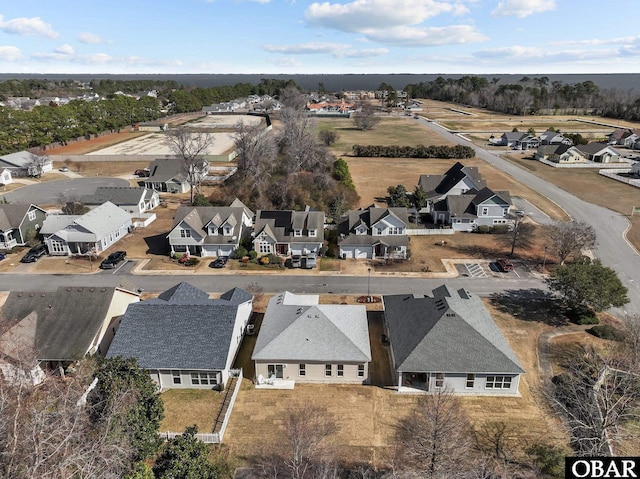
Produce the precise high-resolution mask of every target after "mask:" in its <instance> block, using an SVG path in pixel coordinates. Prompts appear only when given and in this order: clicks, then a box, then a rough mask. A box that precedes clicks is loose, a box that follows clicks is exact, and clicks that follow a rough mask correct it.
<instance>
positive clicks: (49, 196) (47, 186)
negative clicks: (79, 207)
mask: <svg viewBox="0 0 640 479" xmlns="http://www.w3.org/2000/svg"><path fill="white" fill-rule="evenodd" d="M99 186H129V182H128V181H127V180H120V179H118V178H103V177H98V178H74V179H69V180H58V181H46V182H44V183H38V184H35V185H27V186H23V187H22V188H19V189H17V190H13V191H10V192H9V193H6V194H4V195H3V198H6V199H7V201H9V202H10V203H34V204H40V205H53V204H58V203H59V202H60V201H59V198H60V197H61V196H62V195H64V197H66V198H71V199H73V198H78V199H79V198H80V197H81V196H83V195H92V194H93V193H95V191H96V189H97V188H98V187H99Z"/></svg>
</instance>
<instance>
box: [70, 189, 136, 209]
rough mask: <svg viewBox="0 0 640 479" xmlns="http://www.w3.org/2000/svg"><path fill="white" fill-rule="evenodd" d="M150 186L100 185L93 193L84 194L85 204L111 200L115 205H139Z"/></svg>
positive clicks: (98, 203) (82, 200) (82, 199)
mask: <svg viewBox="0 0 640 479" xmlns="http://www.w3.org/2000/svg"><path fill="white" fill-rule="evenodd" d="M147 191H148V188H141V187H138V186H129V187H127V186H100V187H98V188H97V189H96V191H95V193H94V194H92V195H86V196H83V197H82V198H81V199H80V201H81V202H82V203H84V204H85V205H101V204H103V203H106V202H107V201H110V202H111V203H113V204H114V205H118V206H120V205H137V204H139V203H140V202H141V201H142V200H144V199H145V197H146V195H147Z"/></svg>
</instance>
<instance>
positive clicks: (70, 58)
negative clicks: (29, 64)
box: [33, 49, 114, 65]
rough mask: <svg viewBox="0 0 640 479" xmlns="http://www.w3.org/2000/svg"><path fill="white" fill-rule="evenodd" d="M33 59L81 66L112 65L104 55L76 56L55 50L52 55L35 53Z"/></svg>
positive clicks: (109, 57)
mask: <svg viewBox="0 0 640 479" xmlns="http://www.w3.org/2000/svg"><path fill="white" fill-rule="evenodd" d="M33 58H34V59H36V60H38V61H64V62H69V63H79V64H82V65H96V64H98V65H100V64H105V63H112V62H113V60H114V58H113V57H112V56H111V55H107V54H106V53H96V54H93V55H76V54H73V53H61V52H60V51H58V49H56V51H54V52H53V53H35V54H34V55H33Z"/></svg>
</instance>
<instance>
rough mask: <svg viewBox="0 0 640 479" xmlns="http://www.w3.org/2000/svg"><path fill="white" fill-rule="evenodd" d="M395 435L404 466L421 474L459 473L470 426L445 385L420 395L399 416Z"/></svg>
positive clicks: (449, 475) (428, 475)
mask: <svg viewBox="0 0 640 479" xmlns="http://www.w3.org/2000/svg"><path fill="white" fill-rule="evenodd" d="M396 439H397V443H398V445H399V448H400V451H401V454H402V456H403V458H404V460H405V464H406V465H407V468H408V469H409V470H412V471H417V472H418V473H420V474H422V477H429V478H441V477H455V476H454V475H452V471H458V472H460V473H462V472H463V471H464V469H465V468H464V464H465V461H466V460H467V458H468V454H469V451H470V448H471V428H470V424H469V420H468V418H467V416H466V415H465V414H464V412H463V410H462V407H461V405H460V400H459V399H458V398H457V397H456V396H455V395H453V393H452V392H451V391H450V390H448V389H446V388H443V389H438V390H437V391H436V392H435V393H434V394H430V395H428V396H423V397H421V398H420V399H419V400H418V402H417V403H416V406H415V407H414V408H413V410H412V411H411V413H410V414H409V415H407V416H406V417H404V418H403V419H401V420H400V422H399V423H398V425H397V428H396Z"/></svg>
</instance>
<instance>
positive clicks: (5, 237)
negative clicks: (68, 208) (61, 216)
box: [0, 203, 47, 250]
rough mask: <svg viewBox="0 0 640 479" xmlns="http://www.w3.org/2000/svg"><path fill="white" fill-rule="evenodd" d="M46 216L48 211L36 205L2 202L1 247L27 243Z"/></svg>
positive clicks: (0, 205)
mask: <svg viewBox="0 0 640 479" xmlns="http://www.w3.org/2000/svg"><path fill="white" fill-rule="evenodd" d="M46 217H47V212H46V211H45V210H43V209H42V208H40V207H39V206H36V205H28V204H26V203H24V204H20V203H15V204H6V205H5V204H0V249H3V250H8V249H11V248H13V247H14V246H24V245H26V244H27V241H29V237H30V235H33V234H35V233H37V232H38V231H39V230H40V227H41V226H42V224H43V223H44V220H45V218H46Z"/></svg>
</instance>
